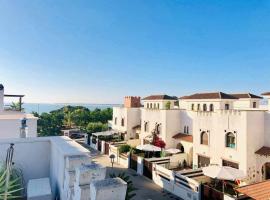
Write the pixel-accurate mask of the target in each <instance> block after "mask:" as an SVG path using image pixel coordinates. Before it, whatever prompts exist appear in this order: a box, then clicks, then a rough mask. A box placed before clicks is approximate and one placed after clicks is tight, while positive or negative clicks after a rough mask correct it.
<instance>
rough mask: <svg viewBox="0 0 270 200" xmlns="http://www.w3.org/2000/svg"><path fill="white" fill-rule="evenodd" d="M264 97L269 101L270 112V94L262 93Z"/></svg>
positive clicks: (269, 108)
mask: <svg viewBox="0 0 270 200" xmlns="http://www.w3.org/2000/svg"><path fill="white" fill-rule="evenodd" d="M262 96H264V97H265V98H266V99H267V100H268V111H270V92H265V93H262Z"/></svg>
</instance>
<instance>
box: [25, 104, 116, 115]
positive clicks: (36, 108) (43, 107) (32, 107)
mask: <svg viewBox="0 0 270 200" xmlns="http://www.w3.org/2000/svg"><path fill="white" fill-rule="evenodd" d="M67 105H71V106H84V107H86V108H89V109H90V110H94V109H96V108H100V109H105V108H112V107H113V106H117V105H118V104H75V103H71V104H62V103H61V104H45V103H40V104H38V103H24V104H23V106H22V107H23V108H24V110H25V112H26V113H31V112H37V113H39V114H41V113H43V112H47V113H48V112H50V111H53V110H57V109H59V108H62V107H64V106H67Z"/></svg>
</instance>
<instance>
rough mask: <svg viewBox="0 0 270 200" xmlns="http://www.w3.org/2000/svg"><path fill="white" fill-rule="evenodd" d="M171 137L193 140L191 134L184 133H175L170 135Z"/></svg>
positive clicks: (187, 140)
mask: <svg viewBox="0 0 270 200" xmlns="http://www.w3.org/2000/svg"><path fill="white" fill-rule="evenodd" d="M172 138H173V139H180V140H183V141H186V142H193V136H192V135H187V134H185V133H177V134H176V135H174V136H173V137H172Z"/></svg>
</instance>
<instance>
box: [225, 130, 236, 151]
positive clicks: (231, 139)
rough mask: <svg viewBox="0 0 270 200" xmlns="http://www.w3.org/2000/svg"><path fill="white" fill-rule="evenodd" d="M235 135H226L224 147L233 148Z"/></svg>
mask: <svg viewBox="0 0 270 200" xmlns="http://www.w3.org/2000/svg"><path fill="white" fill-rule="evenodd" d="M235 146H236V145H235V135H234V134H233V133H231V132H229V133H227V134H226V147H229V148H233V149H234V148H235Z"/></svg>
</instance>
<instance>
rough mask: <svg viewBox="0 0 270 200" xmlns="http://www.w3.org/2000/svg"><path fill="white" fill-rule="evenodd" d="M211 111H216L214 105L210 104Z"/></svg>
mask: <svg viewBox="0 0 270 200" xmlns="http://www.w3.org/2000/svg"><path fill="white" fill-rule="evenodd" d="M210 111H211V112H213V111H214V105H213V104H210Z"/></svg>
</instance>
